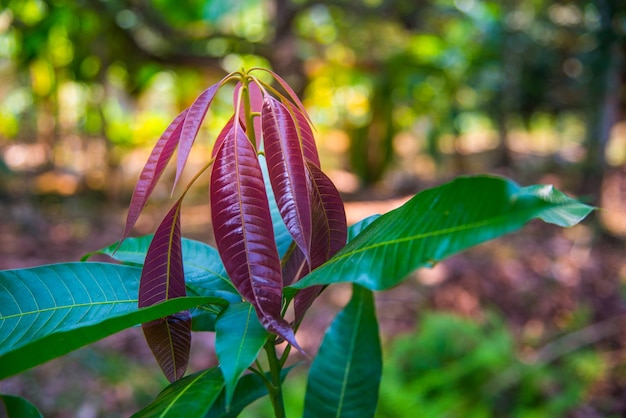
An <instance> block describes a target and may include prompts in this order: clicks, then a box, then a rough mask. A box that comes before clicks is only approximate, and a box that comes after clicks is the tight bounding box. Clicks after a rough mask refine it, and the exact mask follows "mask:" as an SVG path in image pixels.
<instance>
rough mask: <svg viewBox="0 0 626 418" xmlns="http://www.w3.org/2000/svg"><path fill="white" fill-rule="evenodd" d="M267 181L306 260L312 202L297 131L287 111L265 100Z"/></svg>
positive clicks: (281, 105)
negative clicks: (268, 180) (268, 179)
mask: <svg viewBox="0 0 626 418" xmlns="http://www.w3.org/2000/svg"><path fill="white" fill-rule="evenodd" d="M261 120H262V126H263V141H264V145H265V155H266V158H267V167H268V170H269V177H270V182H271V184H272V189H273V190H274V195H275V196H276V203H277V205H278V209H279V211H280V214H281V215H282V218H283V221H284V222H285V225H286V226H287V230H288V231H289V232H290V233H291V236H292V238H293V239H294V241H295V242H296V244H298V246H299V247H300V249H301V250H302V252H303V253H304V254H305V256H306V258H307V259H310V251H311V202H310V197H309V190H308V189H309V188H308V185H307V173H306V168H305V163H304V157H303V155H302V148H301V145H300V140H299V137H298V131H297V129H296V125H295V124H294V122H293V120H292V117H291V114H290V113H289V110H287V108H286V107H285V106H284V105H283V104H282V103H280V102H279V101H277V100H276V99H274V98H272V97H269V96H268V97H266V98H265V100H264V102H263V111H262V112H261Z"/></svg>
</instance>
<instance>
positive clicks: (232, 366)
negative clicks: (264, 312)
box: [215, 302, 268, 404]
mask: <svg viewBox="0 0 626 418" xmlns="http://www.w3.org/2000/svg"><path fill="white" fill-rule="evenodd" d="M267 335H268V334H267V332H266V331H265V328H263V326H262V325H261V324H260V323H259V319H258V317H257V315H256V312H255V310H254V307H253V306H252V305H251V304H249V303H245V302H242V303H237V304H231V305H229V306H228V308H226V309H225V310H224V311H222V313H221V314H220V315H219V316H218V317H217V322H216V323H215V351H216V353H217V358H218V360H219V362H220V367H221V369H222V373H223V375H224V380H225V382H226V401H227V404H230V401H231V400H232V397H233V392H234V391H235V387H236V386H237V380H238V379H239V377H240V376H241V374H242V373H243V372H244V371H245V370H246V369H247V368H248V367H249V366H250V364H252V362H254V360H255V359H256V358H257V356H258V355H259V351H261V348H263V345H264V344H265V341H266V340H267Z"/></svg>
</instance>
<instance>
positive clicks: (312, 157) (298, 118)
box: [285, 103, 321, 168]
mask: <svg viewBox="0 0 626 418" xmlns="http://www.w3.org/2000/svg"><path fill="white" fill-rule="evenodd" d="M285 106H286V107H287V108H288V109H289V111H290V112H291V114H292V115H293V122H294V124H295V125H296V130H297V131H298V138H299V139H300V143H301V144H302V153H303V155H304V158H305V160H307V161H309V162H311V163H313V164H314V165H315V166H316V167H318V168H320V167H321V164H320V157H319V154H318V152H317V145H316V144H315V137H314V136H313V130H312V129H311V125H310V123H309V120H308V119H307V117H306V116H305V115H304V114H303V113H302V111H300V109H298V108H297V107H296V106H294V105H292V104H291V103H286V104H285Z"/></svg>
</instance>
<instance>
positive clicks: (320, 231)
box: [306, 162, 348, 269]
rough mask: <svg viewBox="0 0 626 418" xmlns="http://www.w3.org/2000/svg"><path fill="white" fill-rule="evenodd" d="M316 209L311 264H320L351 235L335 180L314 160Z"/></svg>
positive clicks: (312, 184) (310, 171)
mask: <svg viewBox="0 0 626 418" xmlns="http://www.w3.org/2000/svg"><path fill="white" fill-rule="evenodd" d="M306 167H307V173H308V175H309V178H310V179H311V181H310V182H309V185H310V188H311V191H310V194H311V202H312V212H313V231H314V232H313V237H312V240H311V267H312V268H313V269H316V268H318V267H319V266H321V265H322V264H323V263H325V262H326V261H327V260H328V259H329V258H331V257H332V256H333V255H335V254H336V253H337V252H338V251H339V250H341V249H342V248H343V247H344V246H345V245H346V241H347V239H348V226H347V221H346V212H345V208H344V205H343V200H342V199H341V195H340V194H339V192H338V191H337V189H336V188H335V185H334V184H333V182H332V181H331V180H330V179H329V178H328V176H326V174H324V173H323V172H322V170H320V169H319V167H317V166H315V165H314V164H312V163H310V162H307V166H306Z"/></svg>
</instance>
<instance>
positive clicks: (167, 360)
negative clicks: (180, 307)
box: [139, 199, 191, 382]
mask: <svg viewBox="0 0 626 418" xmlns="http://www.w3.org/2000/svg"><path fill="white" fill-rule="evenodd" d="M181 203H182V200H181V199H179V200H178V201H177V202H176V204H175V205H174V206H173V207H172V209H170V211H169V212H168V213H167V215H165V218H164V219H163V221H161V224H160V225H159V227H158V228H157V230H156V232H155V233H154V237H153V238H152V242H151V243H150V247H148V253H147V255H146V261H145V265H144V267H143V269H142V271H141V279H140V281H139V307H140V308H145V307H148V306H152V305H155V304H157V303H160V302H164V301H166V300H170V299H174V298H180V297H185V296H187V291H186V288H185V274H184V271H183V254H182V248H181V247H182V244H181V237H180V210H181ZM141 328H142V329H143V333H144V336H145V337H146V341H147V342H148V346H149V347H150V350H151V351H152V354H153V355H154V357H155V359H156V360H157V362H158V363H159V366H160V367H161V370H163V373H164V374H165V377H167V379H168V380H169V381H170V382H173V381H175V380H178V379H180V378H181V377H183V375H184V374H185V370H187V362H188V361H189V350H190V348H191V313H190V312H189V311H185V312H178V313H176V314H174V315H171V316H168V317H167V318H160V319H157V320H154V321H150V322H148V323H145V324H142V325H141Z"/></svg>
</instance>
